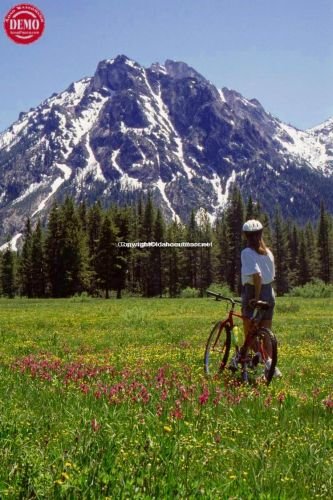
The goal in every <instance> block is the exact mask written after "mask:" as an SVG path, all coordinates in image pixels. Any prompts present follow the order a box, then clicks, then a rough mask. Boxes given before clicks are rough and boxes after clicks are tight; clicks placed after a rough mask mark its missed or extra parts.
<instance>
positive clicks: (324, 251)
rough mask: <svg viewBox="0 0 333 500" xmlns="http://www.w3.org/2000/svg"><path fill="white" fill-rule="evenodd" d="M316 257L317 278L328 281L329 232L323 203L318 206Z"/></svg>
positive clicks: (329, 258)
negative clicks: (317, 263)
mask: <svg viewBox="0 0 333 500" xmlns="http://www.w3.org/2000/svg"><path fill="white" fill-rule="evenodd" d="M318 257H319V278H320V279H321V280H322V281H324V282H325V283H329V282H330V277H331V256H330V234H329V221H328V214H327V213H326V211H325V208H324V204H323V203H321V206H320V218H319V226H318Z"/></svg>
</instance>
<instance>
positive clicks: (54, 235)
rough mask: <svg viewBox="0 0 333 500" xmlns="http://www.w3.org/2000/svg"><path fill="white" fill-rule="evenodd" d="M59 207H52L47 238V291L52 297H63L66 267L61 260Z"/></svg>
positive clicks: (45, 246) (55, 205) (45, 252)
mask: <svg viewBox="0 0 333 500" xmlns="http://www.w3.org/2000/svg"><path fill="white" fill-rule="evenodd" d="M60 225H61V222H60V216H59V207H58V205H57V204H54V205H53V206H52V208H51V211H50V214H49V218H48V225H47V232H46V238H45V245H44V248H45V251H44V255H45V266H46V275H47V292H48V294H49V295H51V296H52V297H61V294H62V288H63V284H62V281H63V275H64V267H63V263H62V261H61V254H60V250H61V242H60Z"/></svg>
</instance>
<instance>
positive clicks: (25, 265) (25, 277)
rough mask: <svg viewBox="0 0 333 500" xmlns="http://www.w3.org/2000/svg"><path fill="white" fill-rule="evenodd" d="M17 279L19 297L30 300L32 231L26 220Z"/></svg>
mask: <svg viewBox="0 0 333 500" xmlns="http://www.w3.org/2000/svg"><path fill="white" fill-rule="evenodd" d="M19 279H20V283H21V295H24V296H27V297H29V298H31V297H32V296H33V291H32V231H31V223H30V219H29V218H28V219H27V221H26V224H25V228H24V233H23V247H22V252H21V255H20V260H19Z"/></svg>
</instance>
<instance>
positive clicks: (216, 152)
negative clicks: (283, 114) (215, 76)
mask: <svg viewBox="0 0 333 500" xmlns="http://www.w3.org/2000/svg"><path fill="white" fill-rule="evenodd" d="M332 123H333V120H329V121H328V122H325V124H323V126H322V127H320V126H319V127H315V128H314V129H312V130H310V131H299V130H297V129H296V128H295V127H292V126H290V125H287V124H284V123H283V122H281V121H280V120H278V119H276V118H274V117H273V116H272V115H271V114H270V113H267V112H266V111H265V109H264V108H263V107H262V105H261V104H260V103H259V101H257V100H256V99H250V100H249V99H246V98H245V97H244V96H242V95H241V94H240V93H239V92H236V91H234V90H231V89H228V88H226V87H224V88H223V89H222V90H219V89H217V88H216V87H215V86H214V85H213V84H212V83H211V82H209V81H208V80H206V79H205V78H204V77H203V76H202V75H200V74H199V73H198V72H197V71H196V70H194V69H193V68H191V67H190V66H189V65H187V64H186V63H184V62H176V61H171V60H167V61H166V63H165V65H164V66H163V65H161V64H159V63H154V64H152V65H151V66H150V68H144V67H142V66H140V65H139V64H138V63H137V62H135V61H133V60H131V59H129V58H128V57H126V56H124V55H121V56H118V57H116V58H114V59H107V60H104V61H101V62H100V63H99V64H98V66H97V69H96V72H95V74H94V75H93V76H92V77H88V78H84V79H82V80H80V81H77V82H74V83H73V84H71V85H70V86H69V87H68V88H67V90H65V91H63V92H61V93H60V94H55V95H52V96H51V97H50V98H49V99H46V100H45V101H44V102H43V103H41V104H40V105H39V106H38V107H37V108H35V109H31V110H30V111H29V112H27V113H25V114H23V115H21V116H20V119H19V120H18V121H17V122H15V123H14V124H13V125H12V126H11V127H9V128H8V129H7V130H6V131H5V132H3V133H2V134H0V238H2V240H4V239H5V238H6V237H7V236H12V237H13V238H14V236H15V235H17V233H19V232H22V227H23V225H24V220H25V217H26V216H27V215H30V217H31V218H32V222H33V223H34V222H35V221H36V220H37V218H39V217H41V218H42V219H43V220H44V219H46V216H47V213H48V211H49V209H50V206H51V204H52V202H53V201H54V200H55V199H57V198H59V199H60V200H61V199H63V198H64V197H65V196H67V195H69V196H72V197H74V198H75V200H76V201H81V200H85V201H87V202H88V203H93V202H94V201H96V200H97V199H98V200H100V201H101V202H103V203H104V204H105V205H107V204H109V203H111V202H113V203H120V204H124V203H131V202H132V201H133V200H134V199H137V198H138V197H139V196H140V195H141V194H142V192H147V190H149V191H150V192H151V193H152V197H153V200H154V202H155V203H156V204H157V205H159V206H160V207H161V208H162V210H163V211H164V213H165V215H166V217H169V218H173V219H176V220H183V221H186V220H188V217H189V214H190V212H191V210H192V209H194V210H195V211H200V210H201V211H202V210H204V211H205V213H207V214H208V216H209V217H210V218H211V219H212V220H213V219H214V217H216V216H217V215H218V214H219V213H221V212H222V211H223V210H224V209H225V207H226V204H227V200H228V195H229V193H230V191H231V189H232V187H233V185H235V184H237V185H238V187H239V188H240V189H241V191H242V194H243V196H244V198H245V199H246V197H247V196H248V195H250V194H251V195H252V198H253V199H254V200H256V199H258V198H259V199H260V201H261V203H262V205H263V207H264V209H265V210H266V211H267V212H269V213H271V214H272V213H273V212H274V209H275V207H276V205H277V204H279V205H280V206H281V208H282V211H283V214H284V215H285V216H291V217H294V218H297V219H298V220H299V221H300V222H304V221H306V220H307V219H311V218H316V217H317V214H318V209H319V204H320V200H321V199H325V200H327V208H328V209H329V210H331V211H332V212H333V199H332V192H333V133H332ZM200 213H201V212H200ZM15 241H16V240H15Z"/></svg>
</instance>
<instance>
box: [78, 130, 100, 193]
mask: <svg viewBox="0 0 333 500" xmlns="http://www.w3.org/2000/svg"><path fill="white" fill-rule="evenodd" d="M85 148H86V150H87V152H88V158H87V161H86V166H85V167H83V168H82V169H78V170H77V171H76V175H75V177H76V179H75V180H76V183H77V184H78V185H80V184H82V183H83V182H84V180H85V179H86V178H87V177H88V176H90V175H91V176H92V177H93V179H94V180H95V181H100V182H104V183H106V182H107V181H106V179H105V177H104V175H103V171H102V169H101V166H100V164H99V162H98V161H97V160H96V157H95V155H94V152H93V150H92V149H91V146H90V136H89V134H87V136H86V141H85Z"/></svg>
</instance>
